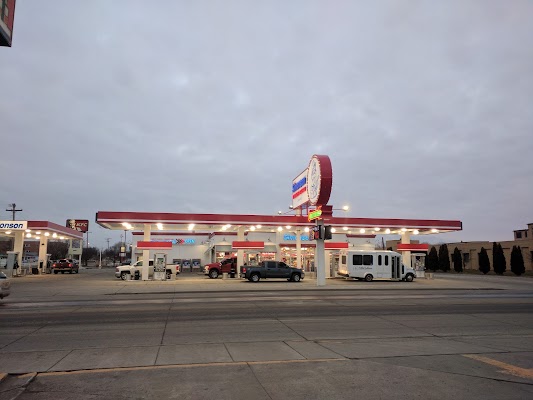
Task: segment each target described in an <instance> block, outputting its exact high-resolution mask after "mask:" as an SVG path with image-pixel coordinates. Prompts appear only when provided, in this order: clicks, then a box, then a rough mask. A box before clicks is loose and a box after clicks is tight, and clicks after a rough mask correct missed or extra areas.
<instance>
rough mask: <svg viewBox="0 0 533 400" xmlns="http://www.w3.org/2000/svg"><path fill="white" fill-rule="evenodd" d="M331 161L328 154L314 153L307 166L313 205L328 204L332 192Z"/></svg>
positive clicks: (308, 190) (310, 201) (308, 183)
mask: <svg viewBox="0 0 533 400" xmlns="http://www.w3.org/2000/svg"><path fill="white" fill-rule="evenodd" d="M332 180H333V178H332V173H331V161H330V159H329V157H328V156H323V155H316V154H315V155H314V156H313V157H312V158H311V161H310V162H309V167H308V168H307V194H308V195H309V203H310V204H311V205H313V206H314V205H326V204H327V202H328V200H329V196H330V194H331V184H332Z"/></svg>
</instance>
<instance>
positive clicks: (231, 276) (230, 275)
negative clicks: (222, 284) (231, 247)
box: [229, 269, 235, 278]
mask: <svg viewBox="0 0 533 400" xmlns="http://www.w3.org/2000/svg"><path fill="white" fill-rule="evenodd" d="M229 277H230V278H235V270H234V269H232V270H231V271H230V273H229Z"/></svg>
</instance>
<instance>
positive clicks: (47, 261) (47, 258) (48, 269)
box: [44, 254, 52, 274]
mask: <svg viewBox="0 0 533 400" xmlns="http://www.w3.org/2000/svg"><path fill="white" fill-rule="evenodd" d="M50 257H52V255H51V254H46V256H45V264H44V265H45V271H46V273H47V274H51V273H52V262H51V261H50Z"/></svg>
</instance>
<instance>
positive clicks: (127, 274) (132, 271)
mask: <svg viewBox="0 0 533 400" xmlns="http://www.w3.org/2000/svg"><path fill="white" fill-rule="evenodd" d="M142 267H143V262H142V260H140V261H137V262H136V263H134V264H132V265H121V266H120V267H116V268H115V277H116V278H120V279H122V280H123V281H127V280H128V279H139V278H140V276H141V275H142ZM166 272H167V279H170V278H171V276H172V274H174V273H175V274H176V276H177V275H178V274H179V273H180V272H181V269H180V266H179V265H178V264H167V266H166ZM153 275H154V260H150V261H149V262H148V276H150V277H151V276H153Z"/></svg>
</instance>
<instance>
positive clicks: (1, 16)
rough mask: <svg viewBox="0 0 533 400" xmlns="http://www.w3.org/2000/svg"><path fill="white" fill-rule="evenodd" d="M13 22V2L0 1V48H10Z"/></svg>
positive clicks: (12, 0) (7, 0) (10, 0)
mask: <svg viewBox="0 0 533 400" xmlns="http://www.w3.org/2000/svg"><path fill="white" fill-rule="evenodd" d="M14 22H15V0H0V46H8V47H11V40H12V39H13V25H14Z"/></svg>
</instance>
